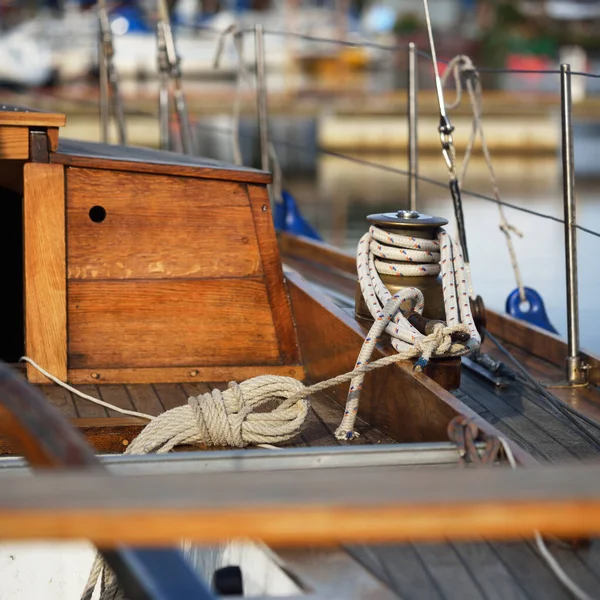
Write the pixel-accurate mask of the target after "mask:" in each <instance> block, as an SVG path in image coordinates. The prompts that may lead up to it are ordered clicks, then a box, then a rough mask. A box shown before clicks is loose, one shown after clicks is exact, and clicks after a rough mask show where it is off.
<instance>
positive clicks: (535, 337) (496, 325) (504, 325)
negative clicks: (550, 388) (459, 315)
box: [486, 308, 600, 385]
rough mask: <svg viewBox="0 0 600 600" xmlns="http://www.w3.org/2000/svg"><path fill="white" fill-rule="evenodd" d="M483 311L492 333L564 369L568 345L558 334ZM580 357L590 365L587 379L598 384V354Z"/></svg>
mask: <svg viewBox="0 0 600 600" xmlns="http://www.w3.org/2000/svg"><path fill="white" fill-rule="evenodd" d="M486 314H487V328H488V329H489V330H490V332H491V333H492V334H494V335H497V336H498V337H500V338H502V339H503V340H506V341H507V342H510V343H511V344H514V345H515V346H518V347H519V348H522V349H523V350H525V351H527V352H529V353H531V354H533V355H535V356H538V357H539V358H543V359H545V360H547V361H549V362H551V363H553V364H555V365H557V366H559V367H561V368H563V369H564V367H565V361H566V358H567V355H568V349H567V344H566V343H565V341H564V340H563V339H562V338H561V337H560V336H558V335H555V334H553V333H550V332H548V331H545V330H544V329H541V328H539V327H536V326H535V325H531V324H529V323H526V322H525V321H521V320H520V319H515V318H514V317H511V316H510V315H505V314H500V313H498V312H495V311H493V310H490V309H489V308H488V309H486ZM582 357H583V359H584V361H585V362H586V363H588V364H589V365H591V366H592V369H591V370H590V381H591V382H592V383H594V384H596V385H600V358H599V357H597V356H594V355H593V354H591V353H590V352H582ZM563 378H564V371H563Z"/></svg>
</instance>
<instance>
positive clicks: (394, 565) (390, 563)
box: [347, 544, 443, 600]
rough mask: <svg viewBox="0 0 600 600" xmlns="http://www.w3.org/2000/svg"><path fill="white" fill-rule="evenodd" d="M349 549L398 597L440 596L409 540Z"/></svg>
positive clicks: (438, 599)
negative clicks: (397, 543) (400, 543)
mask: <svg viewBox="0 0 600 600" xmlns="http://www.w3.org/2000/svg"><path fill="white" fill-rule="evenodd" d="M347 550H348V552H349V553H350V555H351V556H353V557H354V558H355V559H356V560H358V561H359V562H360V563H361V564H362V565H364V566H366V567H367V568H368V569H370V571H371V572H372V573H374V574H375V575H376V576H377V577H378V579H380V580H381V581H383V582H384V583H385V584H386V585H387V586H388V587H389V588H390V589H391V590H393V591H394V592H395V593H396V594H397V597H399V598H410V600H442V599H443V596H442V595H441V593H440V590H439V589H438V587H437V586H436V585H435V582H434V581H433V580H432V578H431V575H430V574H429V572H428V571H427V569H426V568H425V565H424V564H423V561H422V560H421V558H420V557H419V556H418V554H417V553H416V551H415V548H414V546H413V545H412V544H402V545H394V546H390V545H381V546H350V547H347Z"/></svg>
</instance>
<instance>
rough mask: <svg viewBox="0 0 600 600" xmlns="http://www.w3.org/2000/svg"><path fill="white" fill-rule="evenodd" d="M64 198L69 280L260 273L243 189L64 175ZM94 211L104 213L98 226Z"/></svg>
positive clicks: (118, 174)
mask: <svg viewBox="0 0 600 600" xmlns="http://www.w3.org/2000/svg"><path fill="white" fill-rule="evenodd" d="M67 193H68V197H67V233H68V240H69V244H68V256H67V260H68V276H69V278H70V279H85V280H90V279H165V278H203V277H248V276H258V275H260V274H262V267H261V256H260V254H259V246H258V242H257V239H256V233H255V230H254V223H253V218H252V212H251V210H250V206H249V202H248V196H247V194H246V189H245V187H244V186H243V185H242V184H238V183H229V182H224V181H214V180H202V179H194V178H190V177H165V176H161V175H152V174H137V173H124V172H122V171H102V170H98V169H75V168H71V169H68V170H67ZM95 206H98V207H101V208H102V209H104V210H105V211H106V213H105V215H106V216H105V218H104V220H102V221H101V222H94V221H92V218H91V216H90V209H92V207H95Z"/></svg>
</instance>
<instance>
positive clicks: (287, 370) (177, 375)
mask: <svg viewBox="0 0 600 600" xmlns="http://www.w3.org/2000/svg"><path fill="white" fill-rule="evenodd" d="M258 375H282V376H284V377H295V378H296V379H303V378H304V369H303V367H302V365H269V364H265V365H262V366H258V365H257V366H246V365H241V366H237V365H233V366H223V367H220V366H219V367H204V366H202V365H196V366H190V367H148V368H133V367H132V368H128V367H126V368H117V369H107V368H101V369H98V368H94V367H90V368H87V369H86V368H83V367H82V368H79V369H69V370H68V380H69V381H70V382H71V383H89V382H92V381H100V382H102V383H131V384H141V383H168V384H172V383H181V382H185V381H189V382H194V381H214V380H215V379H225V380H227V381H244V380H245V379H250V378H251V377H256V376H258Z"/></svg>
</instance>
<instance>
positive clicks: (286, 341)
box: [248, 185, 300, 363]
mask: <svg viewBox="0 0 600 600" xmlns="http://www.w3.org/2000/svg"><path fill="white" fill-rule="evenodd" d="M248 197H249V199H250V207H251V209H252V216H253V218H254V227H255V230H256V237H257V238H258V247H259V250H260V257H261V260H262V264H263V270H264V279H265V284H266V286H267V293H268V295H269V303H270V305H271V311H272V314H273V323H274V325H275V332H276V334H277V340H278V342H279V349H280V352H281V359H282V361H283V362H284V363H297V362H299V361H300V355H299V350H298V340H297V337H296V332H295V330H294V322H293V321H292V318H291V317H292V309H291V305H290V299H289V296H288V294H287V292H286V289H285V286H284V279H283V270H282V268H281V259H280V257H279V249H278V247H277V239H276V237H275V229H274V227H273V216H272V215H271V203H270V202H269V195H268V194H267V189H266V188H265V187H261V186H258V185H249V186H248Z"/></svg>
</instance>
